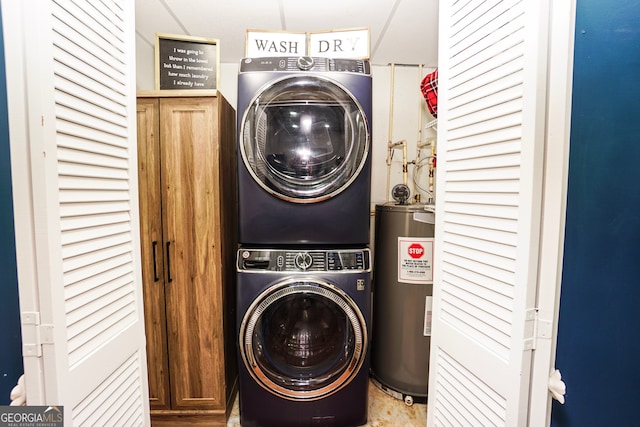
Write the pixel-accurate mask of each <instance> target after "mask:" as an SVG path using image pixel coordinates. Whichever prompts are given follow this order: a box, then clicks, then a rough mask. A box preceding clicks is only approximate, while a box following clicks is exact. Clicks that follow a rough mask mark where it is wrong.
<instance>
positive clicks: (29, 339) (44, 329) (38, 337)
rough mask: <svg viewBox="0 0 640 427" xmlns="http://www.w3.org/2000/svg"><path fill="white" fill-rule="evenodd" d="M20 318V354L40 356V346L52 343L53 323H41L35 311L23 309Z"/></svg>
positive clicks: (38, 314)
mask: <svg viewBox="0 0 640 427" xmlns="http://www.w3.org/2000/svg"><path fill="white" fill-rule="evenodd" d="M21 318H22V356H23V357H42V346H43V345H44V344H53V325H50V324H44V325H43V324H42V323H41V322H40V313H39V312H37V311H23V312H22V313H21Z"/></svg>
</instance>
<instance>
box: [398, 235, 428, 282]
mask: <svg viewBox="0 0 640 427" xmlns="http://www.w3.org/2000/svg"><path fill="white" fill-rule="evenodd" d="M398 282H401V283H415V284H427V283H433V237H398Z"/></svg>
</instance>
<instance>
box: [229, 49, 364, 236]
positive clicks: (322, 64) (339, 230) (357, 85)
mask: <svg viewBox="0 0 640 427" xmlns="http://www.w3.org/2000/svg"><path fill="white" fill-rule="evenodd" d="M237 108H238V118H239V119H238V124H237V125H238V132H237V134H238V203H239V205H238V210H239V240H240V243H241V244H243V245H300V244H302V245H320V246H322V245H324V246H325V247H330V246H333V245H351V246H352V247H356V246H360V245H362V246H366V245H367V244H369V239H370V237H369V236H370V233H369V220H370V210H371V206H370V197H371V196H370V193H371V190H370V186H371V73H370V65H369V62H368V61H365V60H355V59H328V58H310V57H286V58H245V59H244V60H242V62H241V65H240V71H239V74H238V107H237Z"/></svg>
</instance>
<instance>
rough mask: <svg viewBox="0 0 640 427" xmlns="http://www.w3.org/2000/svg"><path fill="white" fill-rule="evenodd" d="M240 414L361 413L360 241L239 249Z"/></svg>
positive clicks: (314, 420)
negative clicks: (355, 245) (341, 245)
mask: <svg viewBox="0 0 640 427" xmlns="http://www.w3.org/2000/svg"><path fill="white" fill-rule="evenodd" d="M237 274H238V285H237V330H238V360H239V388H240V392H239V402H240V422H241V424H242V426H243V427H252V426H261V427H263V426H273V427H286V426H301V425H309V426H327V427H328V426H357V425H362V424H365V423H366V422H367V406H368V405H367V402H368V371H369V354H368V353H369V351H368V350H369V337H370V333H371V328H370V324H371V322H370V319H371V266H370V252H369V249H349V250H316V249H313V250H309V251H305V250H298V249H295V250H287V249H240V250H239V251H238V257H237Z"/></svg>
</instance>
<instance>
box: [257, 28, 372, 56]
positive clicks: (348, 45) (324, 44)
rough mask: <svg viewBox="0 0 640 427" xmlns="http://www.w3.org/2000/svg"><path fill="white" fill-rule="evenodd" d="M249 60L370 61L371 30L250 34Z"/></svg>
mask: <svg viewBox="0 0 640 427" xmlns="http://www.w3.org/2000/svg"><path fill="white" fill-rule="evenodd" d="M245 51H246V52H245V56H246V57H247V58H260V57H272V56H305V55H306V56H316V57H324V58H352V59H369V56H370V54H369V52H370V37H369V29H368V28H354V29H347V30H331V31H319V32H310V33H301V32H285V31H261V30H247V37H246V48H245Z"/></svg>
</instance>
